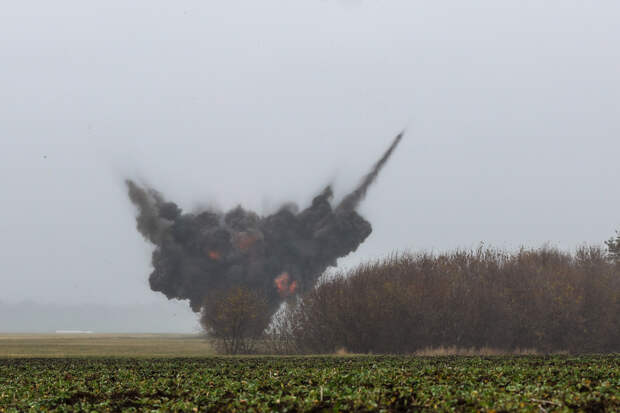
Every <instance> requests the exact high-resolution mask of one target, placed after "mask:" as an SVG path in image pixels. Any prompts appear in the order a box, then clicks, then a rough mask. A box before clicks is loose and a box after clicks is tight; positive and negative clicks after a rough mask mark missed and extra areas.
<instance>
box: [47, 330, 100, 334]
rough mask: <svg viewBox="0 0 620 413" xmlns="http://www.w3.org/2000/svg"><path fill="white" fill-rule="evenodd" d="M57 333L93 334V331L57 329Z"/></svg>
mask: <svg viewBox="0 0 620 413" xmlns="http://www.w3.org/2000/svg"><path fill="white" fill-rule="evenodd" d="M56 334H93V331H90V330H88V331H84V330H56Z"/></svg>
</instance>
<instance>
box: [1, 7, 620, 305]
mask: <svg viewBox="0 0 620 413" xmlns="http://www.w3.org/2000/svg"><path fill="white" fill-rule="evenodd" d="M618 21H620V2H618V1H617V0H607V1H606V0H597V1H591V0H583V1H571V0H557V1H551V0H548V1H540V0H532V1H526V0H519V1H516V0H515V1H497V0H488V1H483V0H468V1H462V0H454V1H413V0H390V1H378V0H377V1H370V0H369V1H352V0H350V1H328V0H324V1H320V0H302V1H290V0H277V1H276V0H261V1H256V0H251V1H250V0H247V1H240V0H239V1H235V0H231V1H202V0H201V1H162V0H149V1H131V2H128V1H124V0H123V1H120V0H106V1H88V2H87V1H83V0H74V1H62V0H60V1H54V2H48V1H20V2H18V1H13V2H6V4H4V5H3V7H2V12H0V188H1V191H0V205H2V210H1V214H0V282H1V284H0V285H1V286H0V301H8V302H17V301H21V300H26V299H31V300H34V301H37V302H43V303H60V302H62V303H76V304H77V303H85V302H93V303H109V304H114V305H129V304H132V305H133V304H140V303H143V304H149V305H150V304H153V303H161V305H162V306H165V305H168V304H167V303H166V300H165V298H164V297H163V296H160V295H159V294H156V293H153V292H151V291H150V290H149V288H148V282H147V279H148V274H149V272H150V264H149V260H150V251H151V248H150V247H149V246H148V245H147V244H146V243H145V241H144V240H143V239H142V238H141V236H140V235H139V234H138V233H137V231H136V230H135V223H134V214H135V211H134V208H133V207H132V205H131V204H130V203H129V201H128V200H127V197H126V195H125V191H124V187H123V179H124V178H125V177H132V178H136V179H138V180H142V181H145V182H148V183H150V184H151V185H152V186H154V187H156V188H158V189H160V190H161V191H162V192H164V193H165V194H166V195H167V196H168V197H169V198H170V199H171V200H173V201H176V202H178V203H179V204H180V206H182V207H183V208H185V209H188V210H191V209H194V208H196V207H198V206H200V205H215V206H218V207H220V208H229V207H232V206H234V205H236V204H239V203H241V204H243V205H244V206H246V207H249V208H253V209H256V210H258V212H261V213H267V212H271V211H273V210H274V209H275V208H277V207H278V206H279V205H281V203H283V202H285V201H289V200H292V201H295V202H298V203H300V204H302V205H304V204H307V203H308V202H309V200H310V199H311V197H312V196H313V195H315V194H316V192H317V191H318V190H319V189H321V188H322V186H323V185H325V184H326V183H328V182H333V183H334V186H335V191H336V193H337V195H338V194H339V195H340V196H342V195H343V194H344V193H345V192H346V191H347V190H349V189H351V188H352V187H353V186H354V185H355V184H356V183H357V181H358V180H359V178H360V177H361V176H362V175H363V174H364V173H365V172H366V171H367V169H368V168H369V167H370V166H371V164H372V163H373V162H374V160H375V159H376V158H377V157H378V156H379V155H380V153H381V152H382V151H383V150H384V149H385V148H386V147H387V145H389V143H390V141H391V139H392V138H393V137H394V136H395V134H396V133H397V132H399V131H400V130H401V129H402V128H404V127H407V135H406V136H405V139H404V140H403V142H402V144H401V146H400V147H399V148H398V150H397V152H396V153H395V155H394V157H393V158H392V160H391V162H390V163H389V164H388V166H387V167H386V169H385V170H384V171H383V173H382V174H381V176H380V177H379V181H378V183H377V185H375V186H374V187H373V188H372V189H371V190H370V192H369V196H368V198H367V200H366V201H365V202H364V204H363V205H362V207H361V212H362V213H363V215H364V216H365V217H366V218H368V219H369V220H370V221H371V222H372V224H373V226H374V232H373V233H372V234H371V236H370V237H369V238H368V240H367V242H366V243H365V244H363V245H362V247H361V248H360V249H359V250H358V251H357V252H356V253H355V254H353V255H351V256H349V257H347V258H346V259H344V260H342V263H343V264H344V265H353V264H355V263H357V262H360V261H363V260H366V259H369V258H373V257H378V256H382V255H385V254H388V253H390V252H391V251H395V250H404V249H411V250H415V251H417V250H435V251H439V250H444V249H448V248H455V247H471V246H477V245H478V244H479V243H480V242H481V241H484V242H485V244H491V245H494V246H498V247H505V248H511V249H512V248H517V247H518V246H520V245H527V246H540V245H542V244H543V243H546V242H549V243H551V244H552V245H555V246H558V247H560V248H563V249H572V248H575V247H576V246H578V245H580V244H582V243H584V242H586V243H597V244H598V243H601V242H602V241H603V240H604V239H607V238H608V237H610V236H611V235H612V234H613V232H614V230H615V229H616V228H619V227H620V210H619V209H618V205H619V204H620V191H619V190H618V183H619V178H620V162H619V160H620V159H619V156H618V155H619V153H620V80H619V75H620V47H618V42H619V41H620V25H619V24H618ZM173 307H174V308H175V309H178V308H179V306H178V305H177V306H175V305H174V304H172V305H171V307H170V308H171V309H172V308H173ZM181 307H183V306H182V305H181ZM175 311H176V310H175ZM187 314H189V311H187ZM188 317H191V315H188Z"/></svg>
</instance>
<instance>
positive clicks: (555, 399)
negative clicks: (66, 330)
mask: <svg viewBox="0 0 620 413" xmlns="http://www.w3.org/2000/svg"><path fill="white" fill-rule="evenodd" d="M619 389H620V357H618V356H616V355H608V356H548V357H545V356H519V357H514V356H512V357H456V356H448V357H392V356H349V357H336V356H327V357H204V358H180V359H174V358H164V359H161V358H160V359H145V358H140V359H133V358H115V359H105V358H45V359H28V358H6V359H0V412H23V411H32V412H38V411H63V412H67V411H98V412H107V411H110V412H116V411H183V412H192V411H199V412H201V411H381V410H382V411H414V410H443V411H451V410H455V411H478V410H479V411H537V412H551V411H566V412H568V411H574V410H581V411H610V412H611V411H620V390H619Z"/></svg>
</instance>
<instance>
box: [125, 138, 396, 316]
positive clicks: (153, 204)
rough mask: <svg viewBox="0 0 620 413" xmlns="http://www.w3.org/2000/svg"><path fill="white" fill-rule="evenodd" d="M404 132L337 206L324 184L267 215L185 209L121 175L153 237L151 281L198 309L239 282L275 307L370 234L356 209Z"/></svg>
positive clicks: (144, 229) (140, 225)
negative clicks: (302, 202) (304, 203)
mask: <svg viewBox="0 0 620 413" xmlns="http://www.w3.org/2000/svg"><path fill="white" fill-rule="evenodd" d="M402 135H403V134H402V133H401V134H399V135H398V136H397V137H396V139H395V140H394V142H393V143H392V145H391V146H390V148H389V149H388V150H387V152H386V153H385V154H384V155H383V156H382V157H381V159H379V161H378V162H377V163H376V164H375V165H374V167H373V169H372V170H371V172H370V173H369V174H368V175H366V177H365V178H364V179H363V181H362V183H361V184H360V186H359V187H358V188H357V189H356V190H355V191H353V192H352V193H351V194H349V195H347V196H346V197H345V198H344V200H343V201H342V203H341V204H340V205H339V206H338V207H337V208H336V209H334V208H333V207H332V205H331V202H330V201H331V198H332V189H331V187H329V186H328V187H326V188H325V189H324V190H323V191H322V192H321V193H320V194H319V195H317V196H316V197H315V198H314V199H313V201H312V204H311V205H310V206H309V207H307V208H306V209H304V210H302V211H301V212H298V210H297V207H296V206H295V205H292V204H291V205H288V206H286V207H283V208H281V209H280V210H279V211H277V212H276V213H274V214H271V215H268V216H265V217H261V216H259V215H257V214H256V213H254V212H252V211H246V210H245V209H243V208H242V207H241V206H239V207H237V208H234V209H232V210H231V211H228V212H226V213H219V212H214V211H208V210H207V211H202V212H199V213H183V211H182V210H181V209H180V208H179V207H178V206H177V205H176V204H175V203H173V202H168V201H166V200H165V199H164V197H163V195H162V194H160V193H159V192H157V191H155V190H153V189H150V188H142V187H140V186H138V185H137V184H136V183H134V182H133V181H131V180H127V181H126V184H127V189H128V194H129V198H130V200H131V202H132V203H133V204H134V205H136V206H137V208H138V211H139V212H138V215H137V217H136V223H137V229H138V231H139V232H140V233H141V234H142V235H143V236H144V237H145V238H146V239H147V240H149V241H150V242H151V243H153V244H154V245H155V250H154V251H153V257H152V264H153V272H152V273H151V275H150V277H149V283H150V286H151V289H152V290H154V291H160V292H162V293H164V294H165V295H166V297H168V298H169V299H172V298H176V299H186V300H189V303H190V306H191V308H192V309H193V310H194V311H200V309H201V308H202V306H203V305H208V303H207V302H205V299H206V297H208V295H209V294H213V293H216V294H217V292H218V291H224V290H226V289H228V288H231V287H234V286H237V285H243V286H245V287H247V288H250V289H252V290H254V291H258V292H260V293H261V294H262V295H264V297H265V298H266V299H267V301H268V303H269V308H270V311H271V312H272V313H273V312H275V311H276V310H277V308H278V307H279V306H280V304H281V303H282V301H284V300H286V299H287V298H289V297H294V296H295V295H296V294H298V293H300V292H304V291H307V290H308V289H310V288H312V287H313V286H314V285H315V283H316V280H317V279H318V277H320V276H321V274H323V272H324V271H325V270H326V269H327V267H329V266H334V265H336V260H337V259H338V258H340V257H344V256H345V255H347V254H349V253H351V252H353V251H355V250H356V249H357V247H358V246H359V245H360V244H361V243H362V242H363V241H364V240H365V239H366V238H367V237H368V235H370V233H371V231H372V227H371V225H370V223H369V222H368V221H366V220H365V219H364V218H363V217H362V216H360V215H359V214H358V213H357V212H356V211H355V209H356V207H357V206H358V204H359V203H360V201H361V200H362V199H363V198H364V196H365V194H366V191H367V190H368V187H369V186H370V185H371V184H372V183H373V181H374V180H375V179H376V177H377V175H378V173H379V172H380V170H381V168H382V167H383V166H384V165H385V163H386V162H387V161H388V159H389V157H390V155H391V154H392V152H393V151H394V149H395V148H396V145H398V142H399V141H400V140H401V139H402Z"/></svg>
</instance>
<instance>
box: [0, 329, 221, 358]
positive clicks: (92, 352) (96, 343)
mask: <svg viewBox="0 0 620 413" xmlns="http://www.w3.org/2000/svg"><path fill="white" fill-rule="evenodd" d="M213 353H214V352H213V349H212V347H211V344H210V342H209V341H207V340H205V339H204V337H203V336H199V335H190V334H187V335H180V334H80V335H76V334H0V358H26V357H200V356H206V355H212V354H213Z"/></svg>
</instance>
